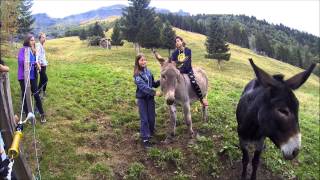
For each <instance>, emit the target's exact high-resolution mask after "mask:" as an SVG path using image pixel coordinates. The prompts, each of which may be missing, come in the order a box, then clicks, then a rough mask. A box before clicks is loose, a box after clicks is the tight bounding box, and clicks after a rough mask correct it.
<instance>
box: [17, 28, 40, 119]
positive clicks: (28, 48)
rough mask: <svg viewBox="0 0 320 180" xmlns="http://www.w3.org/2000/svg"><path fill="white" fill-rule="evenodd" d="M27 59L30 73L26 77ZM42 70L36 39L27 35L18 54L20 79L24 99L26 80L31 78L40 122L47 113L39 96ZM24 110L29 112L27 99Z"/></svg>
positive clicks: (26, 112)
mask: <svg viewBox="0 0 320 180" xmlns="http://www.w3.org/2000/svg"><path fill="white" fill-rule="evenodd" d="M25 61H27V62H29V68H30V73H29V75H28V77H24V63H25ZM36 68H38V69H39V70H40V68H41V67H40V65H39V63H37V62H36V48H35V39H34V37H33V36H32V35H30V34H29V35H27V36H26V38H25V40H24V43H23V47H22V48H21V49H20V50H19V54H18V80H19V83H20V87H21V96H22V99H23V96H24V91H25V80H28V78H29V79H30V85H31V92H32V94H33V96H34V99H35V101H36V106H37V108H38V110H39V113H40V122H42V123H44V122H46V119H45V114H44V111H43V108H42V102H41V99H40V96H39V91H38V86H37V69H36ZM23 110H24V112H25V114H26V115H27V114H28V109H27V103H26V100H25V101H24V104H23Z"/></svg>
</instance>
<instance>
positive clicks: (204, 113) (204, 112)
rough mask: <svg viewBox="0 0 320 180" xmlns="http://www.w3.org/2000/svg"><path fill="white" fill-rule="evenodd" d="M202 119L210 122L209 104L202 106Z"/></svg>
mask: <svg viewBox="0 0 320 180" xmlns="http://www.w3.org/2000/svg"><path fill="white" fill-rule="evenodd" d="M202 120H203V121H204V122H208V106H202Z"/></svg>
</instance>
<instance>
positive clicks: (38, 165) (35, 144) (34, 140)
mask: <svg viewBox="0 0 320 180" xmlns="http://www.w3.org/2000/svg"><path fill="white" fill-rule="evenodd" d="M33 143H34V149H35V152H36V161H37V170H38V174H39V178H40V180H41V173H40V163H39V157H38V149H37V140H36V124H35V120H34V121H33Z"/></svg>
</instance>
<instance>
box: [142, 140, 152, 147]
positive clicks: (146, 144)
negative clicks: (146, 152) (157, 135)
mask: <svg viewBox="0 0 320 180" xmlns="http://www.w3.org/2000/svg"><path fill="white" fill-rule="evenodd" d="M142 145H143V147H144V148H145V149H150V148H152V145H151V143H150V141H149V140H142Z"/></svg>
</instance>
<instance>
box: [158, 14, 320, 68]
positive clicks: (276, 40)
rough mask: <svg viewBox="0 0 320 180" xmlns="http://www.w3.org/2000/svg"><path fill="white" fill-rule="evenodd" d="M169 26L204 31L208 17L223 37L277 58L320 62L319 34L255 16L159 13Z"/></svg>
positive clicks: (298, 63) (305, 63) (294, 62)
mask: <svg viewBox="0 0 320 180" xmlns="http://www.w3.org/2000/svg"><path fill="white" fill-rule="evenodd" d="M158 16H159V17H160V18H161V19H162V21H169V22H170V23H171V25H172V26H175V27H178V28H181V29H184V30H187V31H191V32H197V33H200V34H204V35H207V33H208V29H209V28H208V27H209V25H210V21H212V18H214V21H219V23H220V24H221V25H222V31H223V34H224V37H225V40H226V41H228V42H230V43H233V44H236V45H239V46H241V47H245V48H250V49H252V50H255V51H256V52H258V53H260V54H263V55H266V56H269V57H272V58H276V59H278V60H280V61H283V62H286V63H289V64H292V65H294V66H298V67H301V68H305V67H307V66H309V64H311V63H313V62H319V47H320V38H319V37H316V36H314V35H311V34H308V33H305V32H300V31H298V30H294V29H291V28H289V27H286V26H284V25H282V24H280V25H273V24H269V23H268V22H266V21H265V20H262V21H261V20H257V19H256V18H255V17H254V16H252V17H248V16H244V15H239V16H238V15H237V16H234V15H194V16H180V15H177V14H172V13H168V14H158Z"/></svg>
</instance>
